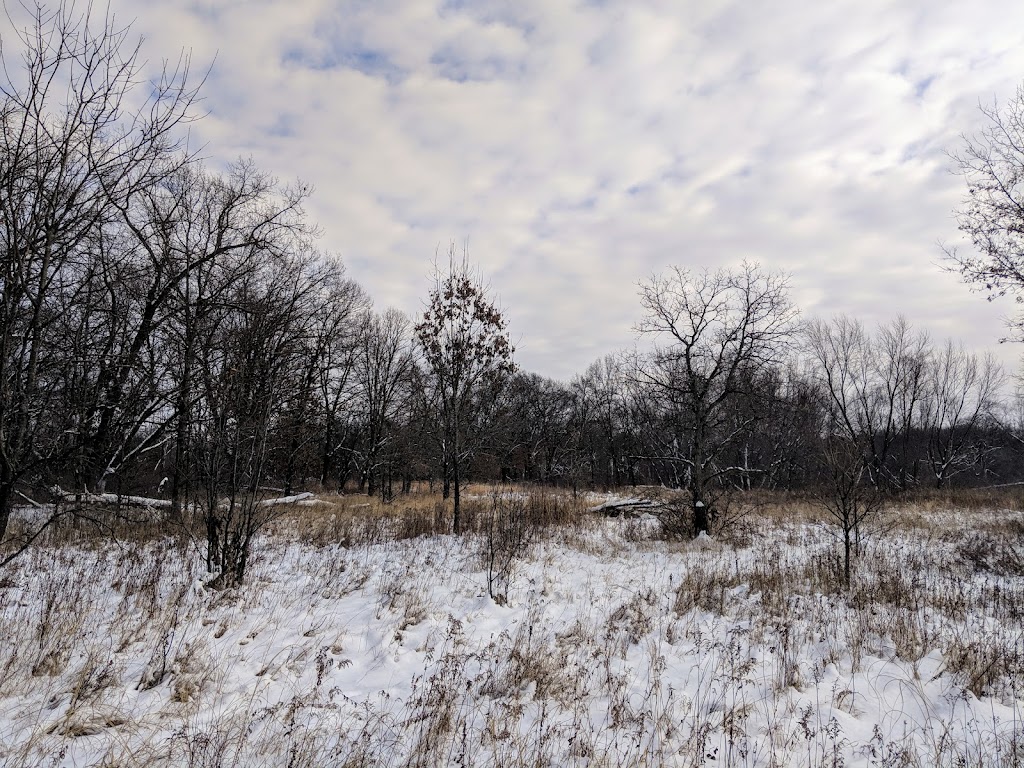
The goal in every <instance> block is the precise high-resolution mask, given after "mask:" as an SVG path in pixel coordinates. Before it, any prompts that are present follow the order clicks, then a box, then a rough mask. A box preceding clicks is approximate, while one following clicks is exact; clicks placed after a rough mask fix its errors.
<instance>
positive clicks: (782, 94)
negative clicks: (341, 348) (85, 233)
mask: <svg viewBox="0 0 1024 768" xmlns="http://www.w3.org/2000/svg"><path fill="white" fill-rule="evenodd" d="M110 2H111V9H112V10H113V12H114V13H115V14H116V16H117V19H118V20H119V21H121V22H131V23H132V24H133V26H132V30H133V32H134V33H136V34H139V35H142V36H143V37H144V38H145V40H144V44H143V49H142V50H143V55H144V56H145V57H146V58H147V61H148V66H149V67H150V68H151V69H153V70H155V68H157V67H158V66H159V65H160V63H161V60H162V59H165V58H166V59H171V60H174V59H176V58H177V57H178V55H179V53H180V52H181V51H182V50H183V49H184V50H186V51H187V52H189V53H190V55H191V57H192V66H193V70H194V71H196V72H199V73H201V72H203V71H205V70H206V69H209V74H208V76H207V79H206V82H205V85H204V87H203V91H202V92H203V97H204V100H203V103H202V108H203V109H204V110H206V112H207V115H206V116H205V117H204V118H203V119H202V120H201V121H200V122H198V123H197V124H196V125H195V126H194V127H193V135H192V138H191V142H192V143H193V145H195V146H202V147H203V155H204V156H205V157H206V158H207V162H208V163H209V165H210V166H211V167H214V168H216V167H218V166H221V165H223V164H225V163H227V162H229V161H231V160H233V159H236V158H238V157H252V158H253V159H254V160H255V162H256V163H257V165H258V166H260V167H261V168H262V169H264V170H266V171H268V172H271V173H273V174H275V175H276V176H278V177H280V178H281V179H282V180H285V181H289V180H294V179H296V178H299V179H301V180H302V181H304V182H306V183H308V184H311V185H312V186H313V187H314V188H315V193H314V195H313V197H312V199H311V200H310V202H309V204H308V206H307V210H308V212H309V214H310V216H311V218H312V219H313V220H315V221H316V222H317V223H318V224H319V225H320V228H321V230H322V233H323V234H322V239H321V242H320V245H321V246H322V247H323V248H324V249H326V250H328V251H331V252H333V253H336V254H338V255H340V257H341V258H342V260H343V261H344V263H345V264H346V265H347V269H348V274H349V275H350V277H352V278H354V279H355V280H357V281H358V282H359V283H360V284H361V285H362V286H363V287H364V288H365V289H366V290H367V291H368V293H369V294H370V295H371V296H372V297H373V299H374V301H375V304H376V306H377V307H378V308H380V309H383V308H385V307H386V306H395V307H397V308H399V309H401V310H404V311H406V312H407V313H410V314H414V313H416V312H418V311H420V310H421V308H422V306H423V303H424V300H425V298H426V294H427V292H428V290H429V287H430V274H431V269H432V263H433V261H434V259H435V256H436V255H437V254H443V253H444V252H446V250H447V248H448V245H449V243H451V242H455V243H456V245H457V247H458V249H459V250H460V251H461V250H462V249H463V248H468V253H469V257H470V260H471V261H472V262H473V263H475V264H477V265H478V266H479V267H480V269H481V270H482V271H483V272H484V274H485V275H486V277H487V279H488V281H489V283H490V285H491V288H492V291H493V292H494V294H495V296H497V297H498V298H499V300H500V304H501V305H502V307H503V308H504V310H505V313H506V316H507V318H508V323H509V327H510V330H511V332H512V336H513V338H514V340H515V342H516V346H517V354H516V358H517V362H518V363H519V365H520V366H521V367H523V368H525V369H527V370H531V371H535V372H537V373H541V374H544V375H547V376H552V377H555V378H561V379H568V378H571V377H572V376H573V375H574V374H576V373H582V372H583V371H584V370H585V368H586V367H587V365H588V364H590V363H591V362H593V361H594V360H596V359H598V358H599V357H601V356H603V355H605V354H607V353H610V352H614V351H616V350H618V349H622V348H626V347H630V346H632V345H633V344H634V343H635V340H636V334H635V331H634V327H635V326H636V324H637V323H638V322H639V321H640V320H641V307H640V302H639V298H638V284H639V283H640V281H642V280H644V279H646V278H649V277H650V276H651V275H653V274H657V273H661V272H662V271H663V270H665V269H666V268H667V267H668V266H670V265H679V266H682V267H686V268H692V269H701V268H711V269H715V268H718V267H728V266H735V265H737V264H739V263H740V262H741V261H742V260H744V259H746V260H749V261H756V262H758V263H760V264H761V265H762V266H763V267H765V268H766V269H770V270H783V271H786V272H789V273H790V274H791V288H792V296H793V299H794V300H795V301H796V303H797V304H798V305H799V306H800V307H801V309H802V310H803V314H804V316H805V317H829V316H831V315H833V314H835V313H847V314H850V315H853V316H856V317H858V318H860V319H862V320H863V321H864V322H865V323H867V324H869V325H871V324H874V323H877V322H882V321H887V320H889V319H891V318H892V317H893V316H894V315H896V314H897V313H902V314H904V315H905V316H906V317H907V318H908V319H909V320H910V322H911V323H913V324H914V325H915V326H917V327H919V328H922V329H925V330H927V331H928V332H929V333H930V334H931V335H932V336H933V337H934V338H936V339H937V340H942V339H945V338H947V337H952V338H955V339H960V340H963V341H964V342H965V343H966V344H967V345H968V346H970V347H971V348H973V349H975V350H978V351H986V350H991V351H993V352H994V353H996V354H997V355H998V356H999V357H1000V358H1001V359H1002V360H1004V361H1005V362H1006V364H1007V367H1008V368H1011V369H1014V370H1015V369H1016V367H1017V358H1018V356H1019V355H1020V352H1021V349H1022V348H1021V347H1020V346H1019V345H999V344H998V343H997V341H998V339H999V337H1000V336H1002V335H1005V327H1004V325H1003V323H1002V318H1003V317H1005V316H1006V315H1008V314H1011V313H1012V312H1013V311H1014V304H1013V302H1012V301H1011V300H1010V299H1004V300H1002V301H997V302H992V303H989V302H986V301H985V300H984V298H983V297H982V296H981V295H980V294H977V293H972V292H971V291H970V290H969V289H968V287H966V286H965V285H964V284H962V283H961V282H960V281H959V279H958V277H957V276H956V275H954V274H950V273H948V272H944V271H943V270H942V269H941V264H942V253H943V251H942V247H941V244H943V243H945V244H947V245H957V244H958V243H960V242H961V239H960V236H959V234H958V232H957V228H956V222H955V218H954V216H953V212H954V210H955V209H956V207H957V205H958V204H959V202H960V200H961V198H962V196H963V192H964V183H963V180H962V179H961V178H959V177H957V176H955V175H954V174H953V173H952V172H951V165H952V164H951V161H950V158H949V157H948V154H947V153H948V152H950V151H955V150H956V149H957V148H958V147H960V146H961V145H962V141H963V140H962V138H961V136H962V134H972V133H974V132H976V131H977V130H978V129H979V128H980V127H981V126H982V122H983V117H982V115H981V112H980V110H979V105H992V104H993V103H994V101H995V100H999V102H1001V103H1005V102H1006V101H1007V100H1008V99H1010V98H1011V97H1012V96H1013V95H1014V93H1015V92H1016V89H1017V87H1018V86H1019V85H1020V84H1021V82H1022V81H1024V3H1017V2H1011V1H1010V0H973V1H972V2H970V3H968V2H964V1H963V0H920V1H918V0H906V1H899V2H897V1H895V0H830V1H829V2H812V1H811V0H773V1H772V2H763V3H759V2H749V1H744V0H735V1H733V0H724V1H719V0H701V1H698V0H677V1H675V2H669V1H668V0H664V1H657V0H634V1H632V2H616V1H615V0H591V1H590V2H568V1H567V0H516V1H515V2H468V1H459V0H454V1H450V2H443V1H428V0H422V1H421V0H409V1H408V2H391V1H390V0H372V1H371V0H365V1H363V0H350V1H341V2H338V1H337V0H245V1H241V0H235V1H234V2H229V1H218V0H192V1H191V2H189V1H187V0H180V1H179V0H156V1H154V0H110Z"/></svg>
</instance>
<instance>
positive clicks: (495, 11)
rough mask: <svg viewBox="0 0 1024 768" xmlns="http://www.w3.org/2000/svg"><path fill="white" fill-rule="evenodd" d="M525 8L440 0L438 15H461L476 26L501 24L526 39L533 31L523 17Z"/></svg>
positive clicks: (473, 1)
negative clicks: (521, 34)
mask: <svg viewBox="0 0 1024 768" xmlns="http://www.w3.org/2000/svg"><path fill="white" fill-rule="evenodd" d="M524 10H525V6H521V5H519V4H517V3H509V2H504V0H501V1H499V2H493V1H492V2H481V0H442V2H441V4H440V6H439V8H438V15H439V16H441V17H442V18H444V17H445V16H453V15H459V14H461V15H463V16H468V17H469V18H471V19H473V20H474V21H476V22H477V23H478V24H502V25H504V26H506V27H512V28H513V29H518V30H520V31H521V32H522V33H523V35H524V37H528V36H529V35H530V34H531V33H532V32H533V31H534V24H533V23H532V22H531V21H530V20H529V19H527V18H525V17H524V15H523V12H524Z"/></svg>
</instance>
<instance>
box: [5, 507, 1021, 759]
mask: <svg viewBox="0 0 1024 768" xmlns="http://www.w3.org/2000/svg"><path fill="white" fill-rule="evenodd" d="M296 514H297V515H299V516H301V517H302V519H301V520H300V519H293V520H287V519H286V520H284V521H282V522H281V523H279V524H278V526H277V528H276V529H275V530H274V531H273V532H272V533H270V534H268V535H266V536H264V537H263V538H261V539H260V540H259V541H258V542H257V545H256V556H255V559H254V562H253V564H252V566H251V571H250V575H249V577H248V583H247V584H246V585H245V586H244V587H242V588H240V589H238V590H227V591H222V592H216V591H212V590H209V589H207V588H205V587H204V586H203V579H204V576H205V574H204V573H203V570H202V557H201V551H200V550H199V549H198V548H197V545H196V543H194V542H190V541H189V540H188V539H187V538H179V539H163V540H153V539H149V540H144V539H135V540H131V541H127V540H123V539H122V540H120V541H119V542H117V543H110V542H105V543H104V542H99V541H89V540H80V541H77V542H74V543H64V544H62V545H61V546H55V545H50V546H44V547H39V548H36V549H33V550H31V551H30V552H28V553H27V554H25V555H24V556H22V557H21V558H20V559H19V560H17V561H15V563H13V564H12V565H11V566H9V568H8V569H7V570H6V571H4V572H3V573H0V764H2V765H3V766H6V767H9V768H13V767H15V766H44V765H45V766H85V765H102V766H172V765H173V766H178V765H181V766H210V767H212V766H310V767H313V766H378V765H379V766H407V765H408V766H491V765H495V766H641V765H642V766H661V765H664V766H674V765H679V766H699V765H708V766H712V765H722V766H848V767H853V766H1018V765H1024V566H1022V563H1021V556H1022V554H1024V552H1022V547H1021V542H1022V538H1024V537H1022V532H1024V516H1022V515H1021V513H1019V512H1009V511H995V510H942V509H938V510H928V511H925V510H904V511H902V512H901V513H900V514H899V515H897V516H896V517H895V518H894V519H895V521H896V522H895V523H894V524H893V525H892V526H890V530H888V531H887V532H886V533H884V534H883V533H879V532H876V533H875V535H874V536H873V537H872V538H871V539H870V540H869V542H868V544H867V550H866V552H865V554H864V555H863V556H862V557H861V559H860V560H859V562H858V563H857V566H856V573H855V583H854V585H853V587H852V589H851V590H850V591H849V592H848V591H846V590H845V589H843V587H842V585H841V580H840V577H839V570H838V565H837V561H836V554H837V552H838V548H837V542H836V540H835V539H834V537H833V536H832V534H831V532H830V530H829V529H828V528H827V527H826V526H824V525H823V524H821V523H818V522H815V521H814V520H813V519H811V517H810V516H808V515H807V514H806V512H805V513H803V514H800V515H794V516H791V517H787V516H786V515H784V514H774V515H771V516H758V517H753V518H751V519H750V520H748V521H747V524H746V526H745V528H744V529H743V530H741V531H740V532H739V533H736V534H734V535H732V536H728V537H720V538H718V539H714V540H703V541H698V542H694V543H687V544H679V543H669V542H663V541H657V540H653V539H652V538H651V537H650V536H649V535H648V529H649V528H650V525H649V524H648V523H645V522H644V521H643V520H640V521H637V520H628V519H606V518H604V517H602V516H600V515H594V514H590V515H587V514H585V513H581V514H580V515H579V516H578V517H577V519H576V520H575V522H572V523H568V524H564V523H563V524H560V525H556V526H552V527H549V528H546V529H544V530H541V531H536V532H534V534H533V539H532V542H531V543H530V544H529V546H528V547H527V548H526V549H525V552H524V554H523V555H522V557H521V558H520V559H518V560H517V561H516V562H515V565H514V568H513V569H512V570H511V571H510V572H509V573H508V574H506V575H508V576H509V579H508V581H507V584H506V583H505V582H504V581H502V582H501V585H500V586H501V593H502V594H504V595H507V600H502V599H499V600H497V601H496V600H493V599H491V598H490V597H489V596H488V590H487V583H488V580H487V573H486V570H485V558H484V556H483V553H484V552H486V550H487V546H486V538H487V537H486V536H484V535H482V534H473V535H469V536H466V537H463V538H454V537H451V536H444V535H427V536H419V537H415V538H401V537H397V536H393V535H389V532H388V531H389V530H390V529H388V527H387V526H385V525H377V524H374V525H367V526H364V527H363V528H362V529H359V530H361V531H362V533H361V534H360V535H353V533H352V531H353V530H356V529H354V528H351V527H345V528H344V530H342V529H343V526H341V525H340V524H338V523H337V521H335V520H334V518H333V517H330V516H331V515H332V514H333V513H332V512H331V507H329V506H328V505H323V506H321V507H310V508H306V509H305V510H304V511H302V512H297V513H296ZM315 515H322V516H325V519H329V520H330V521H331V524H325V525H321V526H320V527H317V524H316V523H315V522H313V523H311V522H310V520H313V519H314V517H313V516H315ZM332 525H333V527H332Z"/></svg>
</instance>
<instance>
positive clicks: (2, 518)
mask: <svg viewBox="0 0 1024 768" xmlns="http://www.w3.org/2000/svg"><path fill="white" fill-rule="evenodd" d="M13 501H14V481H13V480H8V479H7V478H3V479H2V480H0V541H2V540H3V538H4V536H5V535H6V534H7V524H8V523H9V522H10V520H11V503H12V502H13Z"/></svg>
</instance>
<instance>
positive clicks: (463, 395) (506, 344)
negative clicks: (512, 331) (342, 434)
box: [415, 244, 515, 533]
mask: <svg viewBox="0 0 1024 768" xmlns="http://www.w3.org/2000/svg"><path fill="white" fill-rule="evenodd" d="M415 333H416V340H417V342H418V344H419V347H420V349H421V350H422V352H423V358H424V361H425V362H426V368H427V371H426V372H427V379H428V381H427V382H426V385H427V386H428V387H429V388H430V389H431V393H432V395H433V397H434V399H435V403H436V407H437V408H438V411H439V416H440V430H441V464H442V467H443V470H442V471H443V472H444V475H445V481H446V486H447V482H448V479H449V477H450V480H451V487H452V490H453V493H454V514H453V526H454V530H455V533H459V532H460V531H461V530H462V519H461V514H460V513H461V510H460V495H459V485H460V483H461V482H462V470H463V468H464V462H465V460H466V458H467V455H468V448H469V446H470V444H471V441H470V440H469V438H471V437H473V436H474V435H472V434H471V432H472V429H471V426H472V420H471V418H470V417H471V416H472V411H473V409H474V407H475V405H476V404H478V403H475V402H474V401H475V400H477V398H478V397H479V396H480V395H483V396H484V398H485V399H486V400H491V401H493V399H494V395H496V394H497V391H498V389H499V388H500V387H501V386H502V385H503V383H504V380H505V378H507V377H508V376H509V375H510V374H511V373H513V372H514V371H515V364H514V363H513V362H512V354H513V352H514V351H515V350H514V348H513V346H512V343H511V342H510V340H509V336H508V332H507V331H506V329H505V318H504V316H503V315H502V312H501V310H500V309H499V308H498V306H497V304H495V303H494V302H493V301H491V300H490V299H489V298H488V289H487V286H486V285H485V284H484V281H483V279H482V277H481V276H480V274H479V273H478V272H477V271H476V270H474V269H472V268H471V267H470V266H469V261H468V257H467V255H465V254H464V255H463V258H462V259H461V260H458V259H456V254H455V246H454V244H453V245H452V246H451V247H450V249H449V251H448V267H447V270H445V271H442V270H441V269H440V268H437V267H435V272H434V287H433V288H432V289H431V291H430V298H429V300H428V303H427V308H426V309H425V310H424V312H423V318H422V320H421V321H420V322H419V323H417V324H416V327H415ZM449 473H450V475H449Z"/></svg>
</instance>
